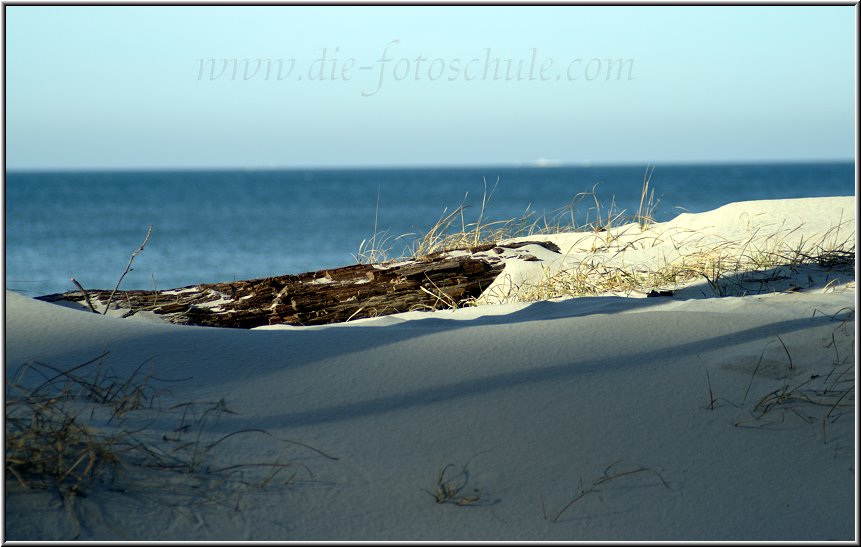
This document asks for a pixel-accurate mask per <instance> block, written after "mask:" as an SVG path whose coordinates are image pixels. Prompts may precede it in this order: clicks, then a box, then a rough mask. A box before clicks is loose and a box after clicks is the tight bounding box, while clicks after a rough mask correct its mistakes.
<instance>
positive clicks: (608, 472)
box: [544, 462, 670, 522]
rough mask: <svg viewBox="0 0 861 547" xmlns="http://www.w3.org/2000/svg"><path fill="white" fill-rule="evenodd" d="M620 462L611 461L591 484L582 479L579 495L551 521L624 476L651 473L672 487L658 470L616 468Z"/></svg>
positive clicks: (557, 520)
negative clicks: (584, 482)
mask: <svg viewBox="0 0 861 547" xmlns="http://www.w3.org/2000/svg"><path fill="white" fill-rule="evenodd" d="M619 463H620V462H614V463H611V464H610V465H608V466H607V468H606V469H605V470H604V472H603V473H602V474H601V476H600V477H598V478H596V479H595V480H593V481H592V483H591V484H590V485H589V486H586V487H584V486H583V481H582V479H581V481H580V486H579V488H580V491H579V492H578V493H577V495H576V496H575V497H574V499H572V500H571V501H569V502H568V503H567V504H565V506H564V507H562V509H560V510H559V511H558V512H557V513H556V515H555V516H554V517H553V518H552V519H550V521H551V522H559V519H560V518H562V515H564V514H565V512H566V511H568V510H569V509H571V508H572V507H573V506H574V504H576V503H577V502H578V501H580V500H581V499H583V498H585V497H586V496H588V495H590V494H598V493H600V492H601V490H600V488H599V487H600V486H602V485H604V484H606V483H608V482H610V481H613V480H616V479H620V478H622V477H628V476H631V475H636V474H639V473H651V474H653V475H655V476H656V477H657V478H658V479H660V481H661V484H662V485H663V486H664V488H666V489H668V490H669V489H670V485H669V484H667V481H666V480H664V477H663V476H662V475H661V473H660V472H659V471H658V470H656V469H652V468H649V467H641V466H638V467H632V468H628V469H620V470H615V469H614V468H615V467H616V466H617V465H619ZM547 518H548V515H547V512H546V509H545V512H544V519H545V520H547Z"/></svg>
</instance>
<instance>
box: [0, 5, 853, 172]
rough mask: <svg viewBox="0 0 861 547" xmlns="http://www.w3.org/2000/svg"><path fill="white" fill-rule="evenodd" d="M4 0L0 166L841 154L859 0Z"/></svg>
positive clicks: (848, 134) (846, 148)
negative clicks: (495, 1) (121, 1)
mask: <svg viewBox="0 0 861 547" xmlns="http://www.w3.org/2000/svg"><path fill="white" fill-rule="evenodd" d="M5 9H6V30H7V36H6V63H7V65H6V70H7V72H6V116H7V117H6V124H7V126H6V131H7V133H6V138H7V140H6V146H7V148H6V154H7V155H6V161H7V168H9V169H63V168H76V169H77V168H100V169H112V168H278V167H353V166H444V165H510V164H518V163H526V164H529V163H530V162H535V161H536V160H539V159H544V160H553V161H560V162H564V163H573V164H581V163H584V162H593V163H647V162H652V163H654V162H664V163H668V162H731V161H744V162H747V161H781V160H829V159H852V158H854V149H855V142H854V139H855V137H854V132H855V129H854V123H855V122H854V120H855V110H854V109H855V107H854V103H855V101H854V93H855V89H854V82H855V70H856V69H855V64H856V63H855V53H854V52H855V22H854V19H855V15H856V8H855V7H834V6H815V7H810V6H806V7H803V6H783V7H777V6H767V7H752V6H722V7H703V6H699V7H691V6H687V7H682V6H674V7H673V6H670V7H657V6H637V7H631V6H615V7H614V6H601V7H585V6H544V7H522V6H493V7H467V6H462V7H457V6H436V7H433V6H422V7H410V6H399V7H393V6H351V7H336V6H328V7H326V6H317V7H300V6H265V7H263V6H250V7H235V6H233V7H231V6H223V7H218V6H202V7H193V6H189V7H182V6H62V7H56V6H7V7H6V8H5ZM336 48H337V50H336ZM324 49H325V61H326V62H325V63H323V62H320V61H321V59H323V54H324ZM257 59H263V60H264V61H262V62H258V61H256V60H257ZM267 59H268V60H269V61H265V60H267ZM508 59H510V60H511V61H510V65H511V66H512V69H511V70H510V71H509V72H508V75H507V76H506V74H505V70H504V68H505V66H506V64H507V61H506V60H508ZM494 60H496V61H497V63H496V64H494ZM315 61H317V62H316V63H315ZM518 63H520V65H521V71H520V75H519V77H518V74H517V70H516V67H517V65H518ZM234 66H235V67H236V68H237V70H236V72H235V73H234V70H233V69H234ZM530 66H531V67H532V68H531V74H530ZM246 67H248V73H247V74H246V73H245V72H244V71H245V69H246ZM267 67H268V68H269V76H268V77H266V68H267ZM290 67H292V70H288V68H290ZM321 67H322V72H321V70H320V69H321ZM362 67H366V68H362ZM467 67H469V68H467ZM495 67H498V72H497V73H496V78H494V68H495ZM542 67H543V68H544V70H543V72H542V71H541V69H542ZM620 67H621V70H619V68H620ZM255 68H257V70H256V71H255ZM279 69H280V70H281V73H280V74H279V72H278V70H279ZM333 69H334V72H333ZM333 74H334V76H335V78H334V79H333V78H332V75H333ZM485 74H486V77H485Z"/></svg>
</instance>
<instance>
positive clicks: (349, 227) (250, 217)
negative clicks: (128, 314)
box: [4, 162, 855, 296]
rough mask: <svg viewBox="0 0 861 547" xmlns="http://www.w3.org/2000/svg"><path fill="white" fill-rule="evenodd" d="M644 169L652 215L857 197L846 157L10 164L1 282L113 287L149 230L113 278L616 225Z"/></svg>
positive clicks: (256, 273) (333, 258)
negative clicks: (440, 234)
mask: <svg viewBox="0 0 861 547" xmlns="http://www.w3.org/2000/svg"><path fill="white" fill-rule="evenodd" d="M645 180H648V183H649V190H650V194H651V193H652V192H653V193H654V201H653V204H655V205H656V207H655V209H654V215H653V216H654V217H655V219H656V220H658V221H666V220H670V219H672V218H673V217H675V216H677V215H678V214H680V213H684V212H692V213H696V212H703V211H708V210H712V209H715V208H717V207H720V206H721V205H725V204H727V203H730V202H735V201H746V200H759V199H780V198H800V197H818V196H850V195H855V165H854V163H853V162H837V163H830V162H820V163H767V164H717V165H701V164H696V165H662V164H656V165H651V166H649V165H645V164H643V165H616V166H610V165H608V166H596V165H592V166H543V167H469V168H454V167H453V168H444V169H443V168H410V169H403V168H388V169H294V170H221V171H204V170H199V171H198V170H182V171H155V170H153V171H116V172H109V171H93V172H84V171H69V172H61V171H51V172H35V171H28V172H24V171H9V172H7V173H6V180H5V184H4V201H5V248H6V257H5V275H6V288H7V289H9V290H13V291H18V292H21V293H23V294H26V295H31V296H36V295H45V294H51V293H59V292H65V291H69V290H75V286H74V285H73V284H72V282H71V281H70V280H71V278H75V279H76V280H77V281H78V282H79V283H81V285H82V286H83V287H84V288H86V289H113V288H114V286H115V285H116V283H117V281H118V280H119V278H120V276H121V275H122V273H123V271H124V270H125V268H126V266H127V264H128V263H129V260H130V258H131V255H132V253H133V252H134V251H136V250H137V249H139V248H140V247H141V245H142V244H143V243H144V241H145V238H146V236H147V232H148V230H149V227H150V225H151V226H152V232H151V233H150V236H149V239H146V245H145V246H144V249H143V251H141V252H139V253H138V254H137V255H136V256H135V257H134V260H133V263H132V269H131V271H129V272H128V274H127V275H126V276H125V277H124V278H123V280H122V284H121V286H120V288H121V289H145V290H151V289H170V288H178V287H183V286H188V285H193V284H198V283H214V282H223V281H232V280H240V279H254V278H260V277H268V276H275V275H283V274H295V273H302V272H308V271H315V270H320V269H324V268H335V267H339V266H347V265H350V264H355V263H356V262H357V260H358V258H357V256H358V255H360V253H361V249H363V248H364V249H368V248H369V243H371V242H373V245H372V246H373V247H375V248H377V249H379V250H381V251H386V252H387V255H388V256H389V257H390V258H395V257H398V256H402V255H404V253H408V252H409V251H410V249H411V246H412V245H414V243H415V241H416V238H417V237H420V236H421V235H422V234H424V233H426V232H427V231H428V230H430V229H431V228H432V227H433V226H434V225H435V224H436V223H437V221H438V220H440V218H442V217H444V216H446V215H448V214H449V213H452V212H453V211H457V210H458V208H460V207H462V209H461V212H459V213H457V214H456V215H455V216H454V217H453V223H452V225H451V227H450V229H460V228H461V224H462V223H466V224H470V223H474V222H477V221H479V219H480V220H481V222H482V224H487V223H494V222H498V221H505V220H509V219H525V221H524V222H523V223H522V226H529V225H532V226H534V227H535V228H534V229H541V228H544V229H546V227H547V226H550V227H553V226H569V227H570V226H572V225H573V226H584V225H587V224H589V223H591V222H595V221H596V220H597V219H598V218H599V215H600V218H601V219H604V220H606V218H607V215H608V214H609V215H610V216H611V217H613V218H615V217H617V215H621V216H619V217H618V219H617V222H618V221H621V220H624V219H626V218H631V217H632V216H633V215H635V214H636V213H637V210H638V207H639V205H640V199H641V194H642V188H643V184H644V181H645ZM482 204H484V206H483V207H482ZM496 226H499V224H497V225H496ZM363 241H364V242H365V245H364V247H362V242H363Z"/></svg>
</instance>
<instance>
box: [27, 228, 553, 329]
mask: <svg viewBox="0 0 861 547" xmlns="http://www.w3.org/2000/svg"><path fill="white" fill-rule="evenodd" d="M530 243H536V244H539V245H541V246H543V247H545V248H547V249H550V250H553V251H555V252H559V251H558V247H556V246H555V245H553V244H552V243H546V242H522V243H517V244H511V245H505V246H504V248H503V247H499V246H496V245H482V246H479V247H473V248H470V249H466V251H467V253H466V254H464V253H462V252H461V253H456V252H441V253H434V254H431V255H428V256H425V257H421V258H418V259H414V260H409V261H405V262H394V263H384V264H357V265H354V266H345V267H342V268H334V269H327V270H319V271H316V272H308V273H303V274H299V275H282V276H277V277H266V278H261V279H251V280H244V281H233V282H230V283H207V284H201V285H191V286H187V287H182V288H179V289H169V290H159V291H146V290H131V291H117V293H116V294H115V295H114V298H113V301H112V302H111V307H112V309H124V310H127V311H126V313H125V314H124V315H123V316H124V317H127V316H129V315H132V314H134V313H138V312H142V311H148V312H153V313H155V314H157V315H160V316H162V318H163V319H164V320H165V321H167V322H170V323H177V324H182V325H198V326H210V327H232V328H244V329H248V328H253V327H259V326H262V325H274V324H282V323H286V324H289V325H320V324H328V323H338V322H343V321H348V320H350V319H359V318H364V317H374V316H380V315H389V314H392V313H398V312H403V311H411V310H416V309H426V310H430V309H440V308H449V307H453V306H455V305H458V304H460V303H462V302H463V301H465V300H468V299H470V298H475V297H478V296H479V295H480V294H481V292H482V291H483V290H484V289H485V288H487V286H488V285H490V283H491V282H492V281H493V280H494V279H496V277H497V275H499V273H500V272H501V271H502V269H503V267H504V265H505V264H504V261H503V259H502V257H501V256H500V254H501V253H502V252H503V250H504V249H515V248H518V247H522V246H524V245H527V244H530ZM487 251H490V252H487ZM527 256H528V255H524V256H523V258H524V259H529V258H527ZM531 258H532V259H534V257H531ZM111 292H112V291H108V290H91V291H87V293H88V294H89V297H90V299H91V300H92V302H93V304H94V306H95V307H96V308H97V309H98V311H99V312H101V311H103V310H104V308H105V305H106V303H107V302H108V299H109V298H110V294H111ZM37 298H38V299H39V300H44V301H47V302H57V301H72V302H81V303H82V302H84V300H85V294H84V293H83V292H81V291H70V292H66V293H61V294H50V295H46V296H40V297H37Z"/></svg>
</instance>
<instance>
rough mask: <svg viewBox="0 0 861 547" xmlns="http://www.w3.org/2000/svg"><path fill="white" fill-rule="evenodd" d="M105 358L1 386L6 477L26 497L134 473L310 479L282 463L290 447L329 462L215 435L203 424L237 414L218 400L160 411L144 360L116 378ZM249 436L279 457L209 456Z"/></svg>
mask: <svg viewBox="0 0 861 547" xmlns="http://www.w3.org/2000/svg"><path fill="white" fill-rule="evenodd" d="M107 356H108V352H104V353H102V354H101V355H99V356H98V357H96V358H94V359H91V360H89V361H86V362H84V363H81V364H79V365H77V366H74V367H71V368H68V369H60V368H57V367H55V366H53V365H50V364H47V363H41V362H37V361H34V362H31V363H28V364H26V365H24V366H22V367H21V368H20V369H19V370H18V372H17V374H15V375H14V377H13V378H12V379H11V380H9V381H7V387H6V404H5V412H6V414H5V417H6V429H5V468H6V471H7V480H10V479H12V480H14V481H16V482H17V483H18V484H19V485H20V486H22V487H23V488H25V489H27V490H31V489H32V490H46V489H47V490H53V491H55V492H57V493H58V494H59V495H60V497H61V498H62V499H63V500H64V501H66V502H69V501H71V500H73V499H74V498H76V497H86V496H88V495H90V493H92V492H93V491H95V490H96V487H97V486H106V487H110V488H116V487H117V483H118V481H121V479H123V478H125V479H129V480H130V479H132V478H134V477H140V476H146V477H148V480H157V479H158V476H159V474H163V473H169V474H170V475H171V476H174V475H176V474H180V475H182V476H184V477H188V478H195V477H197V478H200V479H203V478H206V480H212V479H215V480H216V481H221V482H229V483H233V484H242V485H246V486H259V487H265V486H266V485H267V484H269V483H270V482H271V481H272V480H273V479H274V478H275V476H276V475H278V474H279V473H280V472H282V471H283V470H285V469H293V470H294V471H297V472H298V471H304V472H307V473H308V474H310V475H313V474H312V473H311V472H310V470H309V469H308V468H307V467H306V466H304V465H303V464H297V463H292V462H290V461H282V457H283V456H285V454H286V451H287V448H291V447H292V448H297V449H298V450H300V451H304V452H308V451H310V452H313V453H315V454H317V455H320V456H323V457H325V458H328V459H336V458H333V457H331V456H329V455H327V454H324V453H323V452H321V451H319V450H317V449H315V448H313V447H310V446H308V445H305V444H303V443H300V442H297V441H292V440H288V439H278V438H276V437H275V436H273V435H271V434H270V433H268V432H266V431H264V430H257V429H250V430H249V429H242V430H237V431H233V432H231V433H228V434H226V435H221V436H218V437H214V436H213V435H212V434H211V433H210V427H209V426H210V425H212V424H213V423H215V422H217V421H218V420H219V419H221V418H222V417H224V416H226V415H229V414H235V413H234V412H233V411H232V410H230V409H229V408H228V407H227V404H226V402H225V401H224V400H220V401H216V402H199V401H197V402H187V403H181V404H177V405H173V406H170V407H169V408H167V409H162V408H160V406H159V403H158V401H159V399H160V398H161V397H162V396H163V395H166V394H167V392H166V390H156V389H155V388H154V387H153V386H152V383H153V382H154V381H156V379H154V378H153V377H152V376H151V375H149V374H147V375H143V374H141V371H142V369H143V366H144V365H145V364H146V362H144V363H142V364H141V365H140V366H139V367H138V368H137V369H136V370H135V371H134V372H133V373H132V374H131V375H130V376H128V377H125V378H123V377H121V376H119V375H117V374H116V373H114V371H113V370H112V369H111V368H110V367H109V366H107ZM171 422H173V424H174V425H173V426H169V427H170V433H168V434H157V433H156V430H157V428H153V427H152V426H153V424H156V423H158V424H170V423H171ZM249 435H253V436H261V437H264V438H265V439H268V440H270V441H272V440H275V441H277V445H278V446H281V449H280V455H279V456H278V458H276V460H275V461H270V462H247V461H242V460H239V461H225V453H231V454H232V453H233V451H230V450H214V449H215V448H216V447H220V448H221V449H224V448H225V446H226V443H229V442H230V441H231V440H235V439H238V438H241V437H244V436H249ZM258 445H259V443H258ZM236 453H237V454H242V451H241V450H240V451H236ZM144 470H149V471H151V472H154V473H155V475H153V474H152V473H143V471H144ZM249 470H256V472H257V473H249V472H248V471H249ZM124 471H125V472H126V473H123V472H124ZM260 474H262V476H257V475H260ZM294 476H295V473H294ZM291 478H292V477H291ZM165 480H169V479H167V478H165ZM289 480H290V479H288V481H287V482H289ZM126 482H127V481H126ZM150 486H151V485H150Z"/></svg>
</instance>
